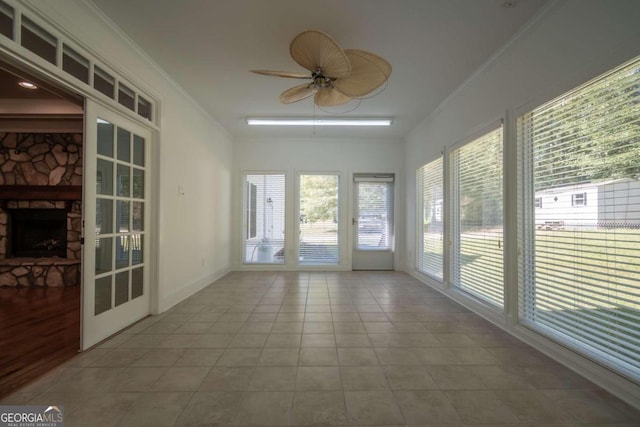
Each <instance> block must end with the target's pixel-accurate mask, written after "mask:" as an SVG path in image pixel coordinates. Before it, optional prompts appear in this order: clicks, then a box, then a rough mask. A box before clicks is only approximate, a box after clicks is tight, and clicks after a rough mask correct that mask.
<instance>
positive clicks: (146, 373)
mask: <svg viewBox="0 0 640 427" xmlns="http://www.w3.org/2000/svg"><path fill="white" fill-rule="evenodd" d="M168 370H169V368H168V367H130V368H127V369H126V370H125V371H124V372H123V373H122V375H120V381H119V383H118V385H117V386H116V387H115V389H116V390H117V391H137V392H146V391H150V390H154V386H155V384H156V382H158V380H159V379H160V377H162V376H163V375H164V374H165V373H166V372H167V371H168Z"/></svg>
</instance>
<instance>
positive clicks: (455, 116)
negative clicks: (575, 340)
mask: <svg viewBox="0 0 640 427" xmlns="http://www.w3.org/2000/svg"><path fill="white" fill-rule="evenodd" d="M638 22H640V3H638V1H636V0H618V1H604V0H566V1H564V0H560V1H554V2H550V3H549V5H548V7H546V8H545V10H544V11H543V12H541V14H540V15H539V16H538V17H537V18H536V19H534V21H532V22H531V23H530V25H529V26H528V27H525V28H524V29H523V30H522V31H521V32H520V34H519V35H518V36H517V37H516V38H515V39H514V40H512V42H511V43H510V44H508V45H507V46H505V48H504V49H502V50H501V51H499V52H498V53H496V55H494V57H493V58H492V59H491V60H490V61H489V62H487V63H486V64H485V65H484V66H483V67H482V68H481V69H480V70H478V71H477V72H476V73H475V74H474V75H473V76H472V77H470V78H469V79H468V80H467V81H466V82H465V84H463V85H462V86H461V87H460V88H459V89H458V90H456V91H455V92H454V93H452V94H451V95H450V96H449V98H447V99H446V100H445V101H444V102H443V103H442V104H441V105H440V106H439V108H438V109H437V110H436V111H435V112H434V113H433V114H431V115H430V116H429V117H427V118H426V119H425V120H424V121H423V122H422V123H421V124H420V125H419V126H418V127H417V128H416V129H415V130H414V131H413V132H412V133H411V135H409V136H408V138H407V143H406V149H405V171H406V173H405V179H406V183H405V184H406V185H405V192H406V193H405V194H406V202H407V203H406V226H407V228H406V239H405V242H406V246H405V253H406V254H407V256H406V258H405V261H406V270H407V271H408V272H410V273H411V274H414V275H416V277H419V278H421V279H422V280H424V281H425V282H426V283H429V284H432V285H433V286H434V287H436V288H437V289H440V290H441V291H442V292H444V293H446V294H448V295H450V296H451V297H452V298H454V299H456V300H458V301H460V302H462V303H463V304H465V305H467V306H468V307H470V308H472V309H473V310H475V311H476V312H478V313H480V314H482V315H483V316H485V317H487V318H488V319H490V320H492V321H494V322H495V323H496V324H498V325H500V326H502V327H503V328H505V329H506V330H508V331H510V332H511V333H513V334H515V335H516V336H518V337H520V338H521V339H525V340H526V341H528V342H529V343H532V344H534V345H535V346H537V347H538V348H540V349H542V350H543V351H545V352H546V353H547V354H550V355H552V356H553V357H555V358H557V359H558V360H561V361H563V363H566V364H568V365H569V366H570V367H572V368H573V369H576V370H578V371H579V372H580V373H582V374H584V375H586V376H587V377H588V378H590V379H592V380H594V381H596V382H598V383H599V384H600V385H602V386H603V387H605V388H608V389H609V390H611V391H614V392H615V393H616V394H618V395H619V396H621V397H622V398H624V399H627V400H629V401H633V403H634V404H635V405H640V401H639V399H637V396H640V387H639V386H638V385H637V384H634V383H631V382H630V381H626V380H624V379H622V378H621V377H618V376H616V375H615V374H611V373H609V372H607V371H606V370H605V369H602V368H600V367H598V366H597V365H596V364H594V363H591V362H589V361H587V360H586V359H583V358H580V357H578V356H576V355H575V354H573V353H571V352H569V351H567V350H565V349H563V348H561V347H560V346H558V345H555V344H553V343H551V342H550V341H548V340H545V339H543V338H541V337H540V336H539V335H537V334H533V333H531V332H530V331H528V330H525V329H524V328H522V327H519V326H518V322H517V311H516V308H517V294H516V290H517V274H516V273H517V272H516V270H515V266H516V265H517V258H516V255H515V254H516V253H517V250H516V242H515V239H514V236H515V233H514V231H515V218H516V216H515V206H516V192H515V182H516V170H515V160H516V157H515V155H514V153H515V140H514V132H513V129H514V127H513V120H514V117H516V116H517V115H518V114H519V113H522V112H525V111H526V109H527V108H531V107H535V106H536V105H539V104H541V103H543V102H545V101H548V100H550V99H552V98H554V97H556V96H558V95H561V94H562V93H563V92H565V91H567V90H570V89H572V88H573V87H576V86H578V85H580V84H582V83H584V82H586V81H588V80H590V79H591V78H593V77H596V76H597V75H599V74H601V73H603V72H605V71H607V70H609V69H611V68H613V67H616V66H617V65H620V64H621V63H623V62H625V61H627V60H629V59H631V58H633V57H635V56H636V55H638V54H639V53H640V51H639V50H638V46H640V25H638ZM501 118H505V139H506V146H505V156H506V159H507V161H506V163H505V175H506V179H505V182H506V184H505V191H506V192H505V206H506V210H505V212H506V217H505V218H506V223H505V227H506V230H507V236H508V237H507V240H506V241H505V244H506V245H507V246H506V247H505V254H506V265H507V275H506V281H507V284H506V294H507V295H506V297H507V302H508V304H509V305H508V309H507V313H506V315H502V314H497V313H495V312H492V311H490V310H487V309H485V307H483V306H482V305H480V304H475V303H474V302H473V301H471V300H469V299H468V298H465V297H464V296H462V295H460V293H457V292H455V291H454V290H452V289H450V288H448V287H443V286H439V285H437V284H435V283H431V282H429V280H428V279H427V278H426V277H423V276H421V275H419V274H417V273H416V270H415V246H416V239H415V237H416V227H415V224H416V198H415V191H416V182H415V170H416V169H417V168H418V167H420V166H421V165H423V164H425V163H427V162H429V161H430V160H433V159H434V158H436V157H437V156H438V155H439V154H440V152H441V151H442V150H443V149H445V148H448V147H451V146H452V145H454V144H456V143H458V142H460V141H462V140H465V139H467V138H468V137H470V136H472V135H474V134H475V133H476V132H477V131H478V130H480V129H482V128H484V127H486V126H487V125H488V124H490V123H492V122H495V121H496V120H499V119H501ZM629 396H636V397H635V398H633V397H629Z"/></svg>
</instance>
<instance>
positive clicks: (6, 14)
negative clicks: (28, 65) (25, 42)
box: [0, 3, 142, 115]
mask: <svg viewBox="0 0 640 427" xmlns="http://www.w3.org/2000/svg"><path fill="white" fill-rule="evenodd" d="M0 34H2V35H3V36H6V37H8V38H10V39H12V38H13V8H11V7H9V6H8V5H6V4H4V3H0ZM139 108H140V107H138V109H139ZM141 115H142V114H141Z"/></svg>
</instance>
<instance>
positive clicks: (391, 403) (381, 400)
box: [344, 391, 404, 426]
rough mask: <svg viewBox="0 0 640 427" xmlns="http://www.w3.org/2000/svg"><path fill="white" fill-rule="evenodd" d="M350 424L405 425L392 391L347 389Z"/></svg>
mask: <svg viewBox="0 0 640 427" xmlns="http://www.w3.org/2000/svg"><path fill="white" fill-rule="evenodd" d="M344 395H345V402H346V405H347V414H348V417H349V423H350V424H359V425H367V426H375V425H393V424H400V425H404V418H403V417H402V414H401V412H400V409H399V408H398V405H397V404H396V402H395V399H394V397H393V394H392V393H391V392H390V391H345V393H344Z"/></svg>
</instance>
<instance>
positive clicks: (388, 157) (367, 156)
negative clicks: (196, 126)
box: [232, 138, 404, 270]
mask: <svg viewBox="0 0 640 427" xmlns="http://www.w3.org/2000/svg"><path fill="white" fill-rule="evenodd" d="M403 147H404V144H403V142H402V141H389V140H369V139H349V140H341V139H322V138H308V139H291V138H282V139H273V138H270V139H238V140H236V141H235V153H234V167H233V188H234V205H233V219H234V221H233V237H232V241H233V267H234V269H264V268H265V267H264V266H244V265H242V249H241V245H240V243H241V238H242V228H241V225H242V191H243V189H242V173H243V172H247V171H253V172H266V171H278V172H284V173H286V198H287V200H286V203H287V210H286V222H287V228H286V230H287V233H286V236H285V239H286V247H287V253H286V256H285V265H284V266H283V265H278V266H274V267H273V268H274V269H279V270H282V269H285V270H293V269H297V268H298V267H297V266H296V264H295V255H294V249H293V248H294V241H295V240H294V225H295V224H294V221H295V219H294V218H296V214H295V203H294V201H295V198H294V195H295V185H294V182H295V179H296V176H297V174H298V173H301V172H330V173H339V174H340V191H341V203H340V206H339V211H340V225H341V227H340V236H339V238H340V241H341V242H342V244H341V247H342V249H343V250H342V251H341V253H340V259H341V263H340V265H338V266H333V267H327V268H329V269H334V270H335V269H341V270H350V269H351V253H350V248H351V244H350V242H351V236H350V234H349V232H350V230H351V213H352V207H353V189H352V175H353V173H359V172H373V173H395V174H396V194H397V196H398V197H397V199H396V201H395V206H396V218H397V220H396V230H398V231H397V235H396V248H397V249H398V248H399V249H400V251H401V250H402V248H403V233H402V230H403V229H404V226H403V224H402V222H403V219H404V209H402V207H403V206H404V204H403V201H402V199H403V194H404V190H402V184H403V180H404V178H403V175H404V173H403V172H402V164H403ZM344 242H348V244H344ZM401 258H402V257H401V254H398V250H396V265H398V263H400V262H401V261H400V259H401ZM302 269H307V270H308V269H309V267H308V266H305V267H304V268H302Z"/></svg>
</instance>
